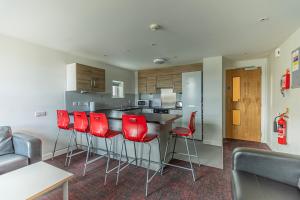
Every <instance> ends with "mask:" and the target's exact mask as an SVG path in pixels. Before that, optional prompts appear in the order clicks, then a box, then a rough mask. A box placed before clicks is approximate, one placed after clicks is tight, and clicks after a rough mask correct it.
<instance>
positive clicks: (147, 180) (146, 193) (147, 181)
mask: <svg viewBox="0 0 300 200" xmlns="http://www.w3.org/2000/svg"><path fill="white" fill-rule="evenodd" d="M147 144H148V146H149V157H148V166H147V170H146V172H147V179H146V192H145V195H146V197H147V195H148V183H149V182H150V181H149V168H150V158H151V144H150V143H147Z"/></svg>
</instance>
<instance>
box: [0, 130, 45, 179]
mask: <svg viewBox="0 0 300 200" xmlns="http://www.w3.org/2000/svg"><path fill="white" fill-rule="evenodd" d="M41 159H42V143H41V140H40V139H38V138H36V137H33V136H30V135H26V134H24V133H13V134H12V132H11V128H10V127H9V126H0V174H3V173H6V172H9V171H12V170H15V169H18V168H21V167H24V166H27V165H29V164H32V163H35V162H38V161H40V160H41Z"/></svg>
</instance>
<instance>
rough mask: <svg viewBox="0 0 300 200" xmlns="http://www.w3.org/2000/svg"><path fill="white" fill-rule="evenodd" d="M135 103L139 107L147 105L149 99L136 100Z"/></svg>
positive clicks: (148, 104)
mask: <svg viewBox="0 0 300 200" xmlns="http://www.w3.org/2000/svg"><path fill="white" fill-rule="evenodd" d="M137 105H138V106H141V107H149V106H150V101H149V100H138V101H137Z"/></svg>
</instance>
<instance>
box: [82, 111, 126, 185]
mask: <svg viewBox="0 0 300 200" xmlns="http://www.w3.org/2000/svg"><path fill="white" fill-rule="evenodd" d="M121 134H122V133H121V132H119V131H113V130H110V129H109V124H108V120H107V117H106V115H105V114H104V113H93V112H92V113H90V138H89V142H88V151H87V154H86V161H85V165H84V171H83V175H84V176H85V172H86V167H87V165H88V164H91V163H93V162H95V161H96V160H99V159H101V158H103V157H104V156H105V157H107V162H106V169H105V179H104V185H105V184H106V179H107V175H108V174H109V173H110V172H112V171H113V170H115V169H117V168H118V166H116V167H114V168H112V169H109V161H110V156H111V155H114V153H113V152H112V149H111V148H112V143H113V141H112V139H113V138H114V137H116V136H118V135H121ZM92 137H98V138H104V139H105V146H106V154H105V155H102V156H100V157H97V158H94V159H93V160H90V161H89V152H90V145H91V141H92ZM107 140H109V141H110V144H109V148H108V144H107ZM127 160H128V158H127Z"/></svg>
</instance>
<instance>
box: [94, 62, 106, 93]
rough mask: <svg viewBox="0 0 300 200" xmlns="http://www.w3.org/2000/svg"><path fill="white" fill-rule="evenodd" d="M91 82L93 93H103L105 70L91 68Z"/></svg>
mask: <svg viewBox="0 0 300 200" xmlns="http://www.w3.org/2000/svg"><path fill="white" fill-rule="evenodd" d="M92 81H93V88H92V90H93V91H94V92H105V70H104V69H98V68H93V70H92Z"/></svg>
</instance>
